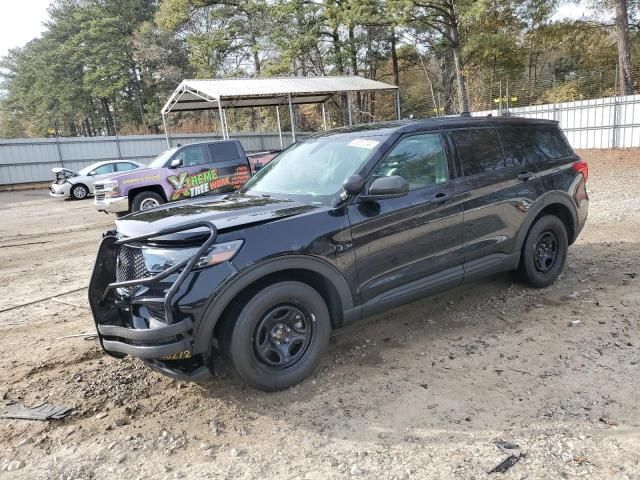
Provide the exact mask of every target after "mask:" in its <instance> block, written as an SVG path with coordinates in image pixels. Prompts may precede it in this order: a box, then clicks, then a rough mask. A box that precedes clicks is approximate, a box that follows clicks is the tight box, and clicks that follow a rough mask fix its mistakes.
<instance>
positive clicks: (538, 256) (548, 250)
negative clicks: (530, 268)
mask: <svg viewBox="0 0 640 480" xmlns="http://www.w3.org/2000/svg"><path fill="white" fill-rule="evenodd" d="M558 253H559V247H558V237H557V236H556V234H555V233H554V232H553V231H550V230H546V231H544V232H542V233H541V234H540V235H539V236H538V239H537V240H536V243H535V245H534V246H533V257H534V258H533V261H534V264H535V266H536V270H538V271H539V272H541V273H547V272H548V271H549V270H551V269H552V268H553V266H554V265H555V264H556V261H557V260H558Z"/></svg>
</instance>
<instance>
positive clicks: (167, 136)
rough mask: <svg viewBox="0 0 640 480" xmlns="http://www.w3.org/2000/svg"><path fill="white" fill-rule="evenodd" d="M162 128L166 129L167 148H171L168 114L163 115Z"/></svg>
mask: <svg viewBox="0 0 640 480" xmlns="http://www.w3.org/2000/svg"><path fill="white" fill-rule="evenodd" d="M162 126H163V127H164V138H166V139H167V148H171V140H169V130H167V114H166V113H163V114H162Z"/></svg>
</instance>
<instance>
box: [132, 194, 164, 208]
mask: <svg viewBox="0 0 640 480" xmlns="http://www.w3.org/2000/svg"><path fill="white" fill-rule="evenodd" d="M163 203H164V198H162V197H161V196H160V195H158V194H157V193H156V192H140V193H138V194H137V195H136V196H135V197H133V202H131V211H132V212H139V211H141V210H148V209H150V208H154V207H157V206H159V205H162V204H163Z"/></svg>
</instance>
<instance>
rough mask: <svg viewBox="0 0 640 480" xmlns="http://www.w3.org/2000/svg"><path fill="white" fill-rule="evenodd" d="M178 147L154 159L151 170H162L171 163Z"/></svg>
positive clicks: (150, 166) (150, 165)
mask: <svg viewBox="0 0 640 480" xmlns="http://www.w3.org/2000/svg"><path fill="white" fill-rule="evenodd" d="M176 150H178V147H176V148H172V149H170V150H167V151H166V152H162V153H161V154H160V155H158V156H157V157H156V158H154V159H153V160H152V161H151V163H150V164H149V168H162V167H164V165H165V164H166V163H167V162H168V161H169V159H170V158H171V155H173V154H174V153H176Z"/></svg>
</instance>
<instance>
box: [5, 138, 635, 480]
mask: <svg viewBox="0 0 640 480" xmlns="http://www.w3.org/2000/svg"><path fill="white" fill-rule="evenodd" d="M581 153H582V156H583V158H584V159H585V160H587V161H588V162H589V164H590V167H591V176H590V179H589V183H588V187H589V192H590V196H591V200H592V203H591V212H590V218H589V221H588V224H587V227H586V228H585V230H584V231H583V233H582V234H581V236H580V238H579V240H578V242H577V243H576V244H575V245H574V246H572V247H571V249H570V255H569V260H568V264H567V267H566V270H565V272H564V273H563V275H562V276H561V278H560V279H559V281H558V283H557V284H556V285H554V286H552V287H550V288H547V289H543V290H532V289H527V288H524V287H523V286H521V285H519V284H517V283H513V281H512V279H511V276H510V275H507V274H505V275H498V276H494V277H491V278H489V279H487V280H485V281H482V282H478V283H475V284H471V285H465V286H463V287H460V288H457V289H455V290H452V291H450V292H447V293H445V294H442V295H438V296H436V297H431V298H427V299H424V300H421V301H418V302H415V303H413V304H410V305H406V306H404V307H401V308H397V309H395V310H392V311H389V312H387V313H384V314H382V315H378V316H376V317H374V318H372V319H370V320H368V321H365V322H361V323H359V324H356V325H354V326H352V327H350V328H348V329H346V330H344V331H341V332H338V333H337V334H336V335H335V336H334V337H333V338H332V342H331V346H330V348H329V351H328V353H327V354H326V355H325V357H324V359H323V361H322V364H321V366H320V368H318V369H317V371H316V373H315V374H314V375H313V376H312V377H311V378H309V379H308V380H306V381H305V382H303V383H302V384H300V385H298V386H296V387H294V388H291V389H289V390H287V391H284V392H279V393H275V394H264V393H260V392H256V391H254V390H251V389H249V388H247V387H246V386H244V385H243V384H241V383H239V382H238V381H236V380H234V379H232V378H218V379H216V380H215V381H214V382H213V383H211V384H208V385H206V386H200V385H194V384H186V383H182V382H177V381H173V380H170V379H167V378H165V377H162V376H161V375H158V374H155V373H152V372H150V371H148V370H147V369H146V368H144V367H143V366H142V365H141V363H140V362H139V361H136V360H131V359H125V360H123V361H118V360H115V359H112V358H110V357H107V356H104V355H103V354H102V352H101V351H100V350H99V348H98V345H97V342H96V341H95V340H85V339H84V338H83V337H82V336H71V337H69V336H70V335H77V334H81V333H83V332H86V331H89V330H91V329H92V327H93V326H92V320H91V317H90V312H89V310H88V306H87V302H86V299H85V297H86V288H85V287H86V285H87V282H88V277H89V275H90V271H91V265H92V263H93V260H94V256H95V252H96V248H97V242H98V241H99V237H100V233H101V232H102V231H103V230H105V229H107V228H108V227H109V225H111V224H112V218H111V217H108V216H106V215H98V214H97V213H96V212H95V211H94V210H93V206H92V205H91V202H90V201H84V202H61V201H55V200H53V199H50V198H48V197H47V196H46V192H42V191H32V192H14V193H2V194H0V216H1V217H2V222H1V223H0V411H2V410H3V409H4V406H6V405H9V404H11V403H13V402H18V403H24V404H27V405H37V404H39V403H42V402H49V403H57V404H58V403H62V404H69V405H73V406H74V407H75V410H74V411H73V413H72V414H71V415H70V416H68V417H67V418H66V419H64V420H58V421H49V422H37V421H24V420H7V419H0V477H2V478H5V477H6V478H21V479H22V478H24V479H33V478H61V479H67V478H69V479H71V478H73V479H75V478H86V479H93V478H96V479H103V478H105V479H106V478H109V479H111V478H123V477H129V478H214V479H223V478H247V479H248V478H281V479H297V478H300V479H327V478H329V479H346V478H365V479H405V478H407V479H409V478H416V479H474V478H475V479H483V478H505V479H524V478H527V479H538V478H540V479H549V478H594V479H600V478H620V479H638V478H640V415H639V413H640V412H639V411H638V408H639V407H638V401H637V399H638V398H639V396H640V376H639V375H638V366H639V362H640V348H639V346H640V335H639V333H638V327H639V326H640V288H639V285H640V279H639V278H638V275H640V243H639V242H640V200H639V199H638V196H636V191H637V189H638V187H639V186H640V169H639V168H638V165H639V164H640V151H638V150H628V151H624V150H617V151H583V152H581ZM503 442H506V443H503ZM516 445H517V446H518V447H517V448H516ZM499 447H501V448H499ZM510 455H513V457H514V459H517V462H516V463H515V464H514V465H513V466H512V467H511V468H509V469H508V470H507V471H506V473H488V472H490V471H491V470H492V469H494V467H496V466H497V465H499V464H500V463H501V462H503V461H504V460H505V459H507V458H508V457H509V456H510Z"/></svg>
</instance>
